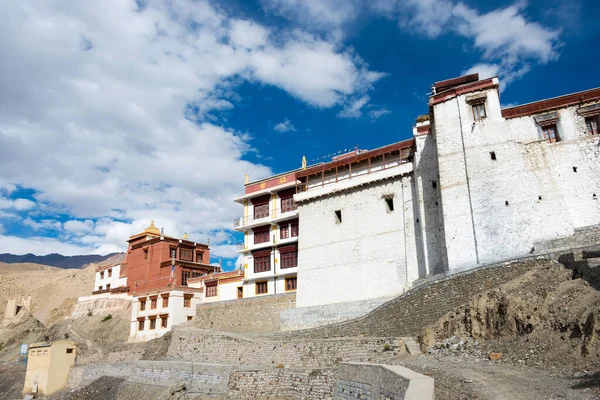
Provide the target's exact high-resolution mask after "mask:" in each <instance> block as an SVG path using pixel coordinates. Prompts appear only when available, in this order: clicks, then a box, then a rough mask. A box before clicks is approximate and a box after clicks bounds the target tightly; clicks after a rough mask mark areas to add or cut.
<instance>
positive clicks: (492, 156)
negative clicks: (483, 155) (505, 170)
mask: <svg viewBox="0 0 600 400" xmlns="http://www.w3.org/2000/svg"><path fill="white" fill-rule="evenodd" d="M490 158H491V159H492V160H493V161H496V152H495V151H490Z"/></svg>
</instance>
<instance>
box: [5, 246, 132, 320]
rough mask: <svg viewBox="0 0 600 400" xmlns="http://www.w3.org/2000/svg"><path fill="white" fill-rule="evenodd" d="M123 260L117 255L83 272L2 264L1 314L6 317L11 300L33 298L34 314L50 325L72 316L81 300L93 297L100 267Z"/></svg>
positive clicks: (25, 264)
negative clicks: (87, 296) (9, 300)
mask: <svg viewBox="0 0 600 400" xmlns="http://www.w3.org/2000/svg"><path fill="white" fill-rule="evenodd" d="M123 258H124V255H123V254H118V255H115V256H113V257H110V258H108V259H106V260H104V261H103V262H102V263H99V264H90V265H88V266H87V267H86V268H84V269H61V268H55V267H49V266H47V265H39V264H32V263H23V264H6V263H0V307H1V308H0V313H2V317H4V310H5V307H6V302H7V300H8V299H11V298H16V299H20V298H21V297H28V296H31V314H32V315H33V316H34V317H35V318H36V319H38V320H39V321H41V322H42V323H43V324H44V325H46V326H48V325H49V324H51V323H53V322H56V320H58V319H61V318H62V317H64V316H67V315H69V314H70V313H71V309H72V306H73V304H75V302H76V301H77V298H78V297H80V296H86V295H90V294H91V292H92V289H93V286H94V274H95V269H96V268H97V267H98V266H99V265H109V264H113V263H116V262H120V261H122V260H123Z"/></svg>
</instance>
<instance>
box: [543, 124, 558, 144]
mask: <svg viewBox="0 0 600 400" xmlns="http://www.w3.org/2000/svg"><path fill="white" fill-rule="evenodd" d="M542 132H543V133H544V139H546V142H548V143H556V142H560V136H559V134H558V129H556V124H552V125H546V126H542Z"/></svg>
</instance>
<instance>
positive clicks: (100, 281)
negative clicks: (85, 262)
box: [93, 264, 127, 291]
mask: <svg viewBox="0 0 600 400" xmlns="http://www.w3.org/2000/svg"><path fill="white" fill-rule="evenodd" d="M109 270H110V271H111V274H110V276H108V271H109ZM120 274H121V265H120V264H118V265H114V266H112V267H110V268H105V269H102V270H101V271H96V278H95V282H94V289H93V291H96V290H106V289H107V285H110V288H111V289H115V288H118V287H123V286H127V277H126V276H125V277H123V278H120V277H119V275H120Z"/></svg>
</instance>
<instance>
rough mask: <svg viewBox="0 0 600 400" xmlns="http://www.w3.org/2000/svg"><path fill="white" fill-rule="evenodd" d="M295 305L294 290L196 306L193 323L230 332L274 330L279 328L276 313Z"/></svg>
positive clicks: (205, 327)
mask: <svg viewBox="0 0 600 400" xmlns="http://www.w3.org/2000/svg"><path fill="white" fill-rule="evenodd" d="M295 307H296V293H282V294H276V295H269V296H261V297H251V298H247V299H239V300H228V301H218V302H214V303H205V304H200V305H198V307H197V309H196V326H198V327H199V328H202V329H215V330H225V331H232V332H236V331H239V332H250V331H254V332H273V331H278V330H279V327H280V320H279V313H280V311H282V310H289V309H290V308H295Z"/></svg>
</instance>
